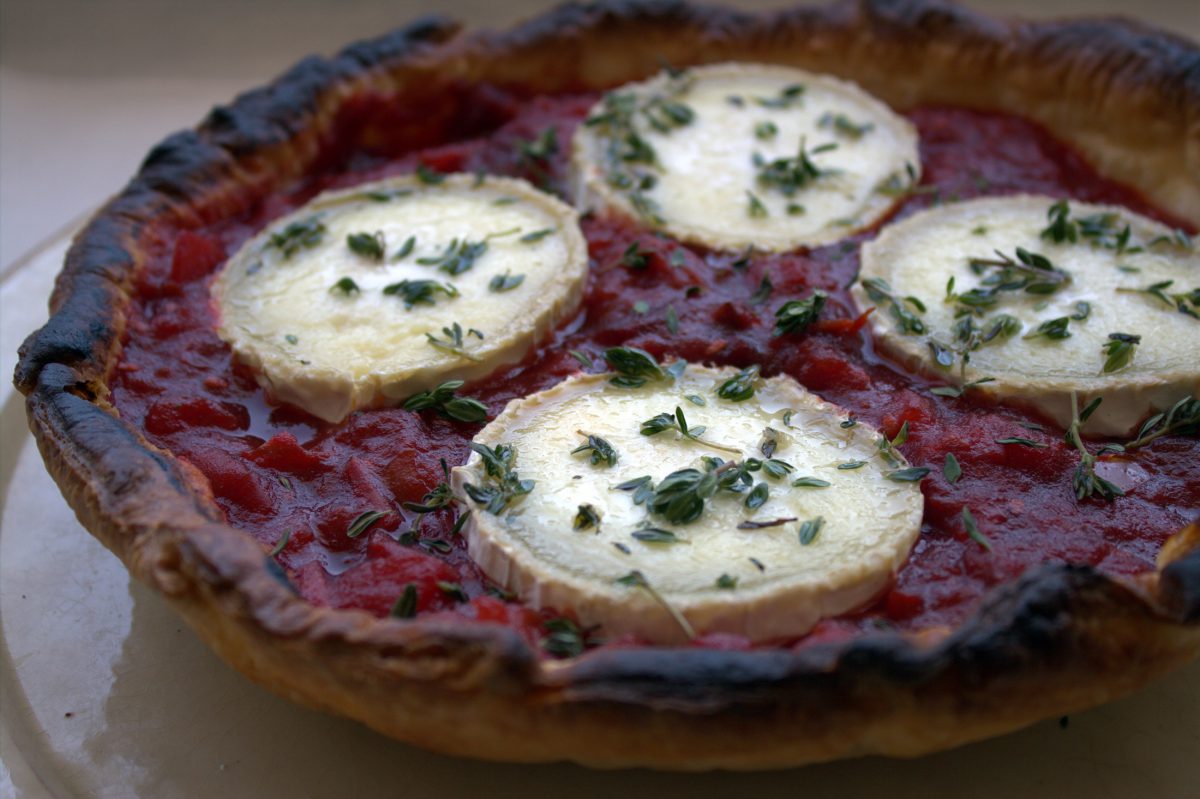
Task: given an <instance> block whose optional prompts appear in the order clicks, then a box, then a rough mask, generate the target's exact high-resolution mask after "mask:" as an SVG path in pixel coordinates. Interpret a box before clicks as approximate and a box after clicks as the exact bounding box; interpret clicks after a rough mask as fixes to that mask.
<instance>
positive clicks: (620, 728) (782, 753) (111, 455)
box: [15, 0, 1200, 769]
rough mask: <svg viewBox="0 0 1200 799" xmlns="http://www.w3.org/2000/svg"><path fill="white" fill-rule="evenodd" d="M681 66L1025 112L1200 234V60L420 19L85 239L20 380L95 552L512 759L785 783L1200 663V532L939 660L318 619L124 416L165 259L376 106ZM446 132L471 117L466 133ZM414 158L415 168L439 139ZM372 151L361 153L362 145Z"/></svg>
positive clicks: (692, 27)
mask: <svg viewBox="0 0 1200 799" xmlns="http://www.w3.org/2000/svg"><path fill="white" fill-rule="evenodd" d="M663 58H665V59H666V60H668V61H670V62H671V63H673V64H676V65H678V66H686V65H689V64H693V63H698V62H701V61H704V62H714V61H725V60H738V59H742V60H757V61H766V62H776V63H786V64H791V65H794V66H798V67H801V68H804V69H809V70H814V71H822V72H829V73H832V74H835V75H839V76H842V77H845V78H849V79H851V80H854V81H856V82H858V83H859V84H860V85H862V86H863V87H864V88H865V89H866V90H867V91H870V92H872V93H874V94H875V95H876V96H879V97H880V98H882V99H883V100H884V101H886V102H888V103H890V104H891V105H893V106H895V107H899V108H905V107H909V106H912V105H914V104H917V103H952V104H957V105H965V106H973V107H980V108H985V109H995V110H1000V111H1008V112H1014V113H1019V114H1021V115H1023V116H1026V117H1029V118H1032V119H1035V120H1037V121H1039V122H1040V123H1042V124H1043V125H1046V126H1047V127H1049V128H1050V129H1051V130H1053V131H1054V133H1055V134H1056V135H1057V136H1059V137H1060V138H1062V139H1064V140H1066V141H1067V142H1069V143H1071V144H1073V145H1074V146H1075V147H1077V148H1078V149H1079V150H1081V151H1082V152H1083V153H1084V154H1085V155H1086V156H1087V157H1088V158H1089V160H1090V161H1091V162H1092V163H1093V164H1094V165H1095V166H1096V167H1097V168H1098V169H1099V170H1100V171H1101V172H1102V173H1104V174H1106V175H1108V176H1109V177H1112V178H1115V179H1117V180H1121V181H1124V182H1126V183H1129V184H1131V185H1133V186H1135V187H1137V188H1139V189H1140V190H1141V191H1143V192H1144V193H1145V194H1146V195H1147V196H1148V197H1149V198H1151V199H1152V200H1153V201H1154V202H1156V203H1157V204H1158V205H1159V206H1161V207H1163V208H1164V209H1166V210H1168V211H1170V212H1173V213H1175V214H1177V215H1178V216H1180V217H1181V218H1183V219H1186V220H1189V221H1190V222H1192V223H1193V224H1195V223H1197V222H1200V68H1198V67H1200V51H1197V49H1196V48H1195V46H1194V45H1190V44H1188V43H1186V42H1184V41H1182V40H1180V39H1176V38H1174V37H1172V36H1169V35H1166V34H1163V33H1159V32H1156V31H1152V30H1148V29H1145V28H1142V27H1140V26H1136V25H1133V24H1130V23H1125V22H1116V21H1094V22H1071V23H1038V24H1032V23H1020V22H997V21H995V20H990V19H987V18H985V17H981V16H979V15H977V14H974V13H971V12H968V11H964V10H961V9H957V8H954V7H951V6H948V5H945V4H943V3H940V2H935V0H895V1H889V0H873V1H872V0H866V2H862V3H844V4H839V5H834V6H831V7H827V8H818V9H813V8H799V9H793V10H788V11H782V12H777V13H770V14H762V15H745V14H741V13H735V12H732V11H727V10H719V9H703V8H697V7H693V6H688V5H684V4H682V3H671V2H668V3H642V2H618V3H615V4H605V5H568V6H565V7H562V8H560V9H558V10H556V11H553V12H550V13H548V14H546V15H544V16H542V17H540V18H538V19H535V20H533V21H532V22H530V23H527V24H525V25H523V26H521V27H519V28H517V29H515V30H513V31H511V32H507V33H499V34H480V35H475V36H470V37H465V36H461V35H458V33H457V27H456V26H455V25H454V24H452V23H450V22H447V21H445V20H441V19H426V20H422V21H419V22H417V23H414V24H413V25H410V26H409V27H407V28H405V29H403V30H401V31H398V32H396V33H394V34H391V35H389V36H386V37H383V38H380V39H377V40H374V41H370V42H365V43H361V44H358V45H354V46H352V47H350V48H349V49H347V50H345V51H344V52H342V53H341V54H340V55H338V56H336V57H335V58H332V59H329V60H322V59H317V58H310V59H307V60H305V61H303V62H301V63H300V64H299V65H298V66H297V67H295V68H294V69H293V70H291V71H290V72H288V73H287V74H285V75H284V76H282V77H281V78H280V79H279V80H278V81H276V82H275V83H274V84H272V85H270V86H268V87H266V88H263V89H259V90H255V91H253V92H250V93H248V94H245V95H243V96H242V97H240V98H239V99H238V100H237V101H236V102H234V103H233V104H232V105H230V106H227V107H221V108H218V109H216V110H214V111H213V112H212V114H211V115H210V116H209V117H208V118H207V119H206V120H205V121H204V122H203V123H202V124H201V126H200V127H199V128H198V129H197V130H195V131H189V132H184V133H180V134H176V135H174V136H172V137H170V138H168V139H167V140H166V141H164V142H163V143H162V144H161V145H159V146H158V147H156V148H155V149H154V150H153V151H152V152H151V153H150V154H149V156H148V157H147V159H146V161H145V163H144V164H143V166H142V168H141V170H140V171H139V173H138V174H137V176H136V177H135V178H134V179H133V180H132V182H131V183H130V184H129V185H128V186H127V187H126V189H125V190H124V191H123V192H122V193H121V194H119V195H118V196H117V197H116V198H115V199H113V200H112V201H111V202H109V203H108V204H107V205H106V206H105V207H104V208H103V209H102V210H101V211H100V212H99V213H98V214H97V216H96V217H95V218H94V219H93V220H92V221H91V223H90V224H89V225H88V226H87V227H86V228H85V229H84V230H83V231H82V232H81V233H80V235H79V236H78V237H77V239H76V240H75V242H74V245H73V247H72V248H71V251H70V253H69V254H68V257H67V262H66V267H65V269H64V271H63V273H62V274H61V275H60V276H59V278H58V283H57V286H56V290H55V292H54V295H53V297H52V300H51V309H52V311H53V316H52V317H51V319H50V321H49V323H48V324H47V325H46V326H45V327H44V328H43V329H42V330H40V331H38V332H36V333H34V334H33V335H32V336H31V337H30V338H29V339H28V340H27V341H26V342H25V344H24V345H23V347H22V350H21V356H22V357H21V361H20V363H19V365H18V367H17V372H16V376H15V380H16V383H17V385H18V387H19V388H20V389H21V390H22V391H23V392H25V393H26V394H27V410H28V415H29V421H30V426H31V428H32V430H33V433H34V436H35V438H36V440H37V443H38V446H39V448H40V449H41V452H42V454H43V457H44V458H45V460H46V463H47V465H48V468H49V469H50V472H51V473H52V475H53V476H54V478H55V480H56V481H57V482H58V484H59V486H60V488H61V489H62V491H63V493H64V495H65V496H66V498H67V500H68V502H69V503H70V504H71V506H72V507H73V508H74V509H75V511H76V513H77V514H78V515H79V517H80V519H81V521H82V522H83V523H84V525H85V526H86V527H87V528H88V529H89V530H91V531H92V533H93V534H94V535H96V536H97V537H98V538H99V539H100V540H101V541H102V542H103V543H104V544H105V545H106V546H107V547H108V548H109V549H111V550H112V551H113V552H115V553H116V554H117V555H118V556H119V557H120V558H121V559H122V560H123V561H124V562H125V563H126V564H127V566H128V567H129V569H130V571H131V572H132V573H133V574H134V575H135V576H137V577H138V578H139V579H140V580H142V581H144V582H146V583H147V584H149V585H151V586H153V587H154V588H155V589H157V590H159V591H160V592H161V593H162V594H163V595H164V596H166V597H167V598H168V600H169V601H170V602H171V603H172V604H173V605H174V606H175V607H176V608H177V609H178V610H179V611H180V612H181V613H182V614H183V615H184V616H185V617H186V618H187V619H188V621H189V622H190V623H191V624H192V625H193V626H194V627H195V628H196V630H197V632H198V633H199V634H200V635H201V637H202V638H204V639H205V640H206V641H208V642H209V643H210V644H211V645H212V646H213V647H214V648H215V649H216V650H217V651H218V652H219V653H220V654H221V655H222V656H223V657H224V658H225V659H226V660H228V661H229V662H230V663H232V664H233V665H234V666H235V667H237V668H238V669H240V670H241V671H243V672H244V673H245V674H247V675H248V676H250V677H251V678H253V679H255V680H257V681H258V682H260V683H262V684H264V685H266V686H268V687H269V688H271V689H272V690H275V691H276V692H278V693H280V694H283V695H284V696H287V697H289V698H292V699H294V700H296V701H299V702H302V703H305V704H307V705H311V706H314V707H319V708H323V709H327V710H331V711H334V712H337V713H341V714H343V715H347V716H350V717H353V718H356V719H359V720H361V721H363V722H365V723H366V724H368V725H370V726H372V727H374V728H376V729H378V730H380V731H382V732H384V733H386V734H389V735H392V736H395V737H397V738H400V739H402V740H405V741H408V742H411V743H415V744H418V745H420V746H423V747H426V748H429V749H435V750H439V751H445V752H450V753H455V754H459V755H466V756H473V757H481V758H491V759H499V760H519V761H546V760H556V759H562V758H567V759H572V760H576V761H579V762H583V763H588V764H593V765H601V766H623V765H653V766H657V767H662V768H677V769H701V768H712V767H724V768H763V767H776V766H789V765H798V764H802V763H807V762H813V761H819V760H828V759H832V758H836V757H846V756H852V755H858V754H866V753H882V754H889V755H900V756H910V755H917V754H921V753H923V752H929V751H933V750H937V749H942V748H946V747H950V746H954V745H957V744H961V743H964V742H966V741H970V740H975V739H978V738H982V737H986V736H989V735H994V734H998V733H1001V732H1004V731H1007V730H1011V729H1014V728H1017V727H1020V726H1022V725H1024V724H1028V723H1031V722H1032V721H1035V720H1037V719H1039V718H1043V717H1046V716H1048V715H1058V714H1062V713H1069V712H1073V711H1076V710H1079V709H1082V708H1085V707H1088V706H1090V705H1094V704H1097V703H1100V702H1104V701H1107V700H1109V699H1112V698H1114V697H1117V696H1120V695H1122V694H1124V693H1127V692H1129V691H1131V690H1133V689H1134V688H1136V687H1138V686H1139V685H1142V684H1143V683H1145V682H1146V681H1148V680H1149V679H1151V678H1153V677H1154V676H1156V675H1157V674H1160V673H1162V672H1165V671H1167V670H1169V669H1171V668H1173V667H1175V666H1177V665H1179V664H1181V663H1182V662H1184V661H1185V660H1187V659H1188V658H1190V657H1192V656H1194V655H1195V654H1196V653H1197V652H1198V651H1200V527H1198V526H1197V525H1195V524H1193V525H1192V526H1191V527H1189V528H1187V529H1186V530H1184V531H1181V532H1180V533H1179V534H1177V535H1176V536H1175V537H1174V538H1173V539H1172V540H1171V541H1170V542H1169V543H1168V545H1167V547H1165V548H1164V550H1163V556H1162V557H1161V558H1160V564H1159V570H1158V571H1157V572H1156V573H1152V574H1146V575H1143V576H1142V577H1140V578H1139V579H1137V580H1136V581H1130V582H1127V583H1123V582H1117V581H1115V580H1113V579H1111V578H1109V577H1106V576H1104V575H1102V574H1100V573H1099V572H1098V571H1097V570H1095V569H1093V568H1090V567H1080V566H1061V565H1051V566H1043V567H1040V568H1036V569H1033V570H1031V571H1030V572H1028V573H1027V574H1026V575H1025V576H1023V577H1022V578H1020V579H1019V580H1017V581H1015V582H1013V583H1010V584H1008V585H1005V586H1003V587H1001V588H1000V589H998V590H996V591H994V592H993V593H992V594H991V595H989V597H988V598H987V599H986V600H985V602H984V604H983V606H982V607H981V608H980V609H979V611H978V612H977V613H976V614H975V615H974V616H973V617H972V618H971V619H970V620H968V621H967V622H966V623H964V624H963V625H962V626H961V627H960V628H958V629H956V630H954V631H953V632H949V633H947V634H945V635H944V636H942V637H939V636H937V635H935V634H932V633H930V634H926V635H924V636H920V637H912V636H908V637H905V636H900V635H896V634H885V633H880V634H878V635H872V636H870V637H864V638H858V639H855V640H852V641H850V642H846V643H838V644H823V645H815V646H812V647H809V648H806V649H805V650H803V651H801V652H800V653H793V652H787V651H751V652H719V651H711V650H703V649H685V650H667V649H658V648H629V649H616V650H601V651H598V652H595V653H591V654H587V655H584V656H582V657H579V658H575V659H572V660H569V661H564V662H546V661H543V660H540V659H539V658H538V657H537V655H536V654H535V653H534V652H533V651H532V650H531V649H530V648H529V646H528V645H527V644H526V643H524V641H523V640H521V639H520V637H519V636H518V634H517V633H516V632H515V631H513V630H510V629H508V628H505V627H500V626H497V625H486V624H477V623H469V622H463V623H461V624H453V625H450V624H446V623H445V622H436V621H428V620H421V619H417V620H415V621H408V622H405V621H399V620H391V619H388V620H380V619H376V618H374V617H372V616H370V615H369V614H367V613H365V612H361V611H344V610H334V609H331V608H325V607H315V606H313V605H311V604H309V603H307V602H305V601H303V600H302V599H300V598H299V597H298V596H297V595H296V594H295V592H294V590H293V589H292V588H291V586H290V585H289V584H288V582H287V580H286V578H285V577H284V576H283V575H282V574H281V573H280V572H279V571H278V569H277V567H274V566H273V562H272V561H271V560H269V559H268V558H267V557H266V556H265V553H264V552H263V551H262V549H261V548H260V547H259V545H258V544H257V543H256V542H255V541H253V540H252V539H251V538H250V537H249V536H246V535H243V534H241V533H239V532H238V531H237V530H235V529H233V528H231V527H229V526H227V525H225V524H224V523H223V522H222V514H221V512H220V511H219V509H218V508H217V507H216V505H215V504H214V502H213V500H212V498H211V496H210V495H209V493H208V489H207V482H206V481H205V480H204V478H203V477H202V476H200V475H199V474H198V473H196V472H195V471H194V470H192V469H191V468H190V467H188V466H186V465H185V464H183V463H182V462H180V461H177V460H175V459H174V458H173V457H172V456H171V454H170V453H168V452H164V451H162V450H160V449H157V448H155V447H154V446H152V445H150V444H148V443H147V442H146V441H145V440H144V439H143V438H142V437H141V436H140V435H139V434H138V433H137V432H136V431H135V430H134V429H132V428H131V427H130V426H129V425H127V424H126V423H124V422H123V421H122V420H121V419H120V418H119V417H118V415H117V414H116V412H115V411H114V409H113V408H112V406H111V405H110V404H109V403H108V402H107V387H106V383H105V380H106V375H107V373H108V371H109V368H110V366H111V364H112V363H113V362H114V360H115V358H116V357H117V354H118V351H119V343H120V340H121V334H122V331H123V329H124V325H125V317H124V314H125V309H126V306H127V304H128V302H129V296H130V291H131V285H132V282H133V279H134V276H135V274H136V273H137V270H138V269H139V268H140V266H141V264H142V263H143V262H144V260H145V259H146V257H147V252H148V250H149V248H150V247H152V246H153V245H154V244H155V242H156V240H157V239H158V238H159V237H161V236H162V235H164V233H165V232H166V231H170V230H175V229H179V228H188V227H191V226H195V225H198V224H200V223H201V222H202V221H204V220H207V219H211V218H214V217H219V216H222V215H226V214H230V213H235V212H237V211H238V210H240V209H244V208H246V207H247V206H248V205H249V204H251V203H252V202H254V201H255V200H256V199H258V198H261V197H263V196H265V195H267V194H269V193H271V192H273V191H276V190H278V189H280V188H281V187H283V186H285V185H287V184H289V183H290V182H292V181H294V180H295V179H296V178H297V177H298V176H300V175H302V174H304V173H305V171H306V170H307V169H308V168H309V167H310V166H312V165H313V164H314V163H316V162H317V159H318V158H319V157H321V155H322V148H323V146H324V145H325V144H326V142H327V140H328V137H329V135H330V132H331V130H332V126H333V122H334V117H335V112H336V110H337V109H338V108H339V106H340V105H342V104H343V103H344V102H346V101H347V99H348V98H352V97H353V96H355V95H356V94H358V93H361V92H365V91H371V92H376V93H385V94H389V93H394V94H397V95H403V96H405V97H406V98H410V97H425V96H430V95H437V94H439V93H441V92H443V91H444V90H446V89H447V88H449V87H451V86H459V85H463V84H466V85H472V84H476V83H479V82H481V81H483V80H485V79H486V80H487V81H488V82H491V83H494V84H500V85H502V86H522V87H529V88H534V89H536V90H539V91H544V92H555V91H563V90H568V89H597V88H603V87H608V86H612V85H615V84H619V83H622V82H625V81H629V80H633V79H638V78H642V77H645V76H646V75H649V74H652V73H653V72H655V71H656V70H657V69H658V68H659V64H660V59H663ZM450 110H452V109H450ZM404 135H409V136H411V137H412V138H413V141H412V142H411V143H412V144H413V145H414V146H416V145H419V144H423V142H421V141H419V136H420V132H419V131H418V130H415V129H414V131H413V132H411V133H407V134H404ZM372 136H373V131H372V130H370V129H369V128H368V129H365V130H363V131H362V132H361V134H360V141H358V142H352V143H351V144H369V142H370V141H371V140H372Z"/></svg>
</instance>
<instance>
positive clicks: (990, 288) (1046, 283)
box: [953, 247, 1071, 313]
mask: <svg viewBox="0 0 1200 799" xmlns="http://www.w3.org/2000/svg"><path fill="white" fill-rule="evenodd" d="M994 252H995V253H996V257H995V258H971V259H969V260H968V261H967V263H968V264H969V265H970V267H971V271H972V272H974V273H975V274H976V275H984V277H983V280H981V281H980V284H979V285H978V286H976V287H975V288H973V289H970V290H969V291H965V292H963V293H962V294H958V295H954V296H953V299H954V301H955V302H957V303H958V304H959V305H964V306H966V307H967V308H968V309H970V310H972V311H974V312H976V313H982V309H985V308H990V307H992V306H993V305H995V304H996V303H997V302H999V294H1000V292H1005V291H1013V292H1015V291H1023V292H1025V293H1026V294H1053V293H1054V292H1056V291H1058V290H1059V289H1061V288H1062V287H1063V286H1066V285H1068V284H1069V283H1070V282H1071V276H1070V275H1069V274H1068V273H1067V272H1064V271H1063V270H1061V269H1059V268H1058V267H1056V266H1055V265H1054V264H1053V263H1052V262H1051V261H1050V259H1049V258H1047V257H1046V256H1044V255H1042V254H1040V253H1036V252H1030V251H1029V250H1026V249H1025V248H1023V247H1017V248H1016V250H1015V255H1016V257H1015V258H1013V257H1011V256H1008V255H1005V254H1004V253H1003V252H1001V251H1000V250H995V251H994Z"/></svg>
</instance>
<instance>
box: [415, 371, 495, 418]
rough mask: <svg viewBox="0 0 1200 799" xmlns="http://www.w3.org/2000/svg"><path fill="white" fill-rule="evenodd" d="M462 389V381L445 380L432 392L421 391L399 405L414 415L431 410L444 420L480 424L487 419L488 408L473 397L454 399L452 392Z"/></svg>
mask: <svg viewBox="0 0 1200 799" xmlns="http://www.w3.org/2000/svg"><path fill="white" fill-rule="evenodd" d="M462 387H463V381H462V380H447V381H446V382H444V383H442V384H441V385H439V386H438V387H437V388H435V389H433V390H432V391H422V392H420V393H418V394H413V395H412V396H411V397H409V398H408V399H406V400H404V404H403V405H401V407H402V408H404V410H406V411H413V412H414V413H417V412H420V411H424V410H429V409H431V408H432V409H433V410H434V411H436V412H437V414H438V416H441V417H443V418H445V419H457V420H458V421H460V422H482V421H483V420H484V419H486V418H487V413H488V408H487V406H486V405H484V404H483V403H482V402H480V401H479V400H477V399H475V398H473V397H456V396H454V392H456V391H458V390H459V389H460V388H462Z"/></svg>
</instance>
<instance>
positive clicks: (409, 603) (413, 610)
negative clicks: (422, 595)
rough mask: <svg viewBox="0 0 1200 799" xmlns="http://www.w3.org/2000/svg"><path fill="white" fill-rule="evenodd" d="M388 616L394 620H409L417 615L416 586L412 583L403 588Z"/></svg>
mask: <svg viewBox="0 0 1200 799" xmlns="http://www.w3.org/2000/svg"><path fill="white" fill-rule="evenodd" d="M388 615H389V616H391V617H392V618H394V619H411V618H413V617H414V616H416V615H417V586H416V585H415V584H414V583H409V584H408V585H406V586H404V590H403V591H401V592H400V596H399V597H398V598H397V599H396V603H395V604H394V605H392V609H391V612H389V613H388Z"/></svg>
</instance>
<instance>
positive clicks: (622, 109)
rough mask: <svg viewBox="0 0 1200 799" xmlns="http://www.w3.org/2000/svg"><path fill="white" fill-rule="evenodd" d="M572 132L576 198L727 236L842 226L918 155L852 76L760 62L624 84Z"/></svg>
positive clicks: (833, 233)
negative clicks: (804, 70) (834, 74)
mask: <svg viewBox="0 0 1200 799" xmlns="http://www.w3.org/2000/svg"><path fill="white" fill-rule="evenodd" d="M573 145H574V153H573V165H574V169H575V181H576V184H577V191H578V193H579V196H580V202H579V203H577V204H579V205H580V206H581V207H593V208H604V207H609V208H615V209H619V210H620V211H622V212H624V213H626V214H629V215H632V216H635V217H636V218H638V219H639V220H640V221H641V222H643V223H646V224H650V225H653V226H657V227H660V228H661V229H662V230H664V231H665V232H667V233H670V234H671V235H673V236H675V237H677V238H679V239H682V240H684V241H688V242H692V243H696V244H701V245H704V246H707V247H712V248H716V249H725V250H737V249H744V248H747V247H755V248H757V249H760V250H772V251H783V250H790V249H794V248H796V247H800V246H809V247H812V246H816V245H820V244H827V243H829V242H833V241H837V240H838V239H842V238H845V237H846V236H849V235H851V234H852V233H854V232H855V231H858V230H861V229H863V228H865V227H869V226H870V225H871V224H872V223H874V222H875V221H876V220H878V219H879V218H880V217H882V216H883V215H884V214H885V213H886V212H887V211H888V209H889V208H890V207H891V206H892V204H893V202H894V200H895V197H896V195H897V194H898V193H900V192H903V191H904V190H905V189H906V188H908V187H909V186H910V185H911V184H913V183H915V182H916V181H917V180H918V179H919V168H920V159H919V155H918V151H917V133H916V129H915V128H914V127H913V125H912V124H911V123H910V122H908V121H907V120H906V119H904V118H903V117H901V116H899V115H898V114H896V113H895V112H893V111H892V110H891V109H890V108H888V107H887V106H886V105H884V104H883V103H881V102H880V101H879V100H876V99H875V98H874V97H872V96H870V95H869V94H867V93H866V92H864V91H863V90H862V89H860V88H859V87H858V86H856V85H855V84H853V83H849V82H847V81H844V80H839V79H837V78H833V77H830V76H828V75H817V74H812V73H809V72H803V71H801V70H797V69H792V68H789V67H781V66H767V65H761V64H717V65H712V66H703V67H695V68H693V69H689V70H686V71H684V72H671V73H663V74H661V75H659V76H657V77H655V78H653V79H651V80H648V81H645V82H643V83H635V84H631V85H628V86H624V87H621V88H619V89H617V90H616V91H614V92H611V93H610V94H608V95H607V96H606V97H605V98H604V99H603V100H602V101H601V102H600V103H598V104H597V105H596V106H595V108H593V109H592V111H591V114H590V115H589V117H588V119H587V120H586V121H585V123H584V124H583V125H581V126H580V127H579V128H578V130H577V132H576V134H575V138H574V142H573Z"/></svg>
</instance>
